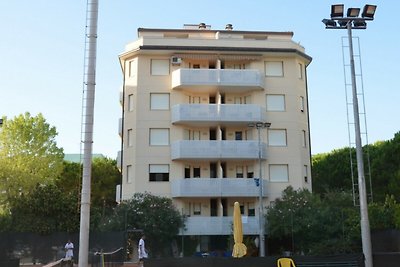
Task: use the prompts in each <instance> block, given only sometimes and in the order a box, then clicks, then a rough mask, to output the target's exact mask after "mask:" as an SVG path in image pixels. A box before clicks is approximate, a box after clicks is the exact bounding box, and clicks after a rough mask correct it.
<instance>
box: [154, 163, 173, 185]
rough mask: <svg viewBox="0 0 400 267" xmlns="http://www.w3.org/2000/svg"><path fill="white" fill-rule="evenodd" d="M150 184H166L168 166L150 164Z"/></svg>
mask: <svg viewBox="0 0 400 267" xmlns="http://www.w3.org/2000/svg"><path fill="white" fill-rule="evenodd" d="M149 172H150V177H149V181H150V182H167V181H169V165H168V164H150V166H149Z"/></svg>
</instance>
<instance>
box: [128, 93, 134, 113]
mask: <svg viewBox="0 0 400 267" xmlns="http://www.w3.org/2000/svg"><path fill="white" fill-rule="evenodd" d="M132 110H133V95H132V94H131V95H128V111H132Z"/></svg>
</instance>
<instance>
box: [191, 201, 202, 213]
mask: <svg viewBox="0 0 400 267" xmlns="http://www.w3.org/2000/svg"><path fill="white" fill-rule="evenodd" d="M193 215H201V203H193Z"/></svg>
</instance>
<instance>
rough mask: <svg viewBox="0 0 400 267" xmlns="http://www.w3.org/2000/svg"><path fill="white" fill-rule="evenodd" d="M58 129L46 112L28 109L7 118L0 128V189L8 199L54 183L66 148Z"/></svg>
mask: <svg viewBox="0 0 400 267" xmlns="http://www.w3.org/2000/svg"><path fill="white" fill-rule="evenodd" d="M56 136H57V131H56V129H55V127H51V126H50V125H49V124H48V123H47V122H46V120H45V119H44V117H43V116H42V114H38V115H37V116H36V117H32V116H31V115H30V114H29V113H28V112H27V113H25V114H24V115H19V116H17V117H15V118H14V119H12V120H7V119H6V118H3V126H2V129H1V131H0V147H1V149H0V190H2V191H3V192H5V196H6V201H12V200H13V199H16V198H18V197H19V196H20V194H27V193H29V192H30V191H31V190H33V189H34V188H35V186H36V185H37V184H41V185H44V184H49V183H52V182H53V181H54V180H55V179H56V178H57V177H58V176H59V175H60V173H61V171H62V162H63V157H64V155H63V150H62V149H61V148H58V147H57V144H56V141H55V137H56Z"/></svg>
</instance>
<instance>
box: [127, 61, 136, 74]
mask: <svg viewBox="0 0 400 267" xmlns="http://www.w3.org/2000/svg"><path fill="white" fill-rule="evenodd" d="M128 64H129V66H128V68H129V69H128V71H129V77H134V76H135V75H136V72H137V61H136V59H133V60H131V61H129V63H128Z"/></svg>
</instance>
